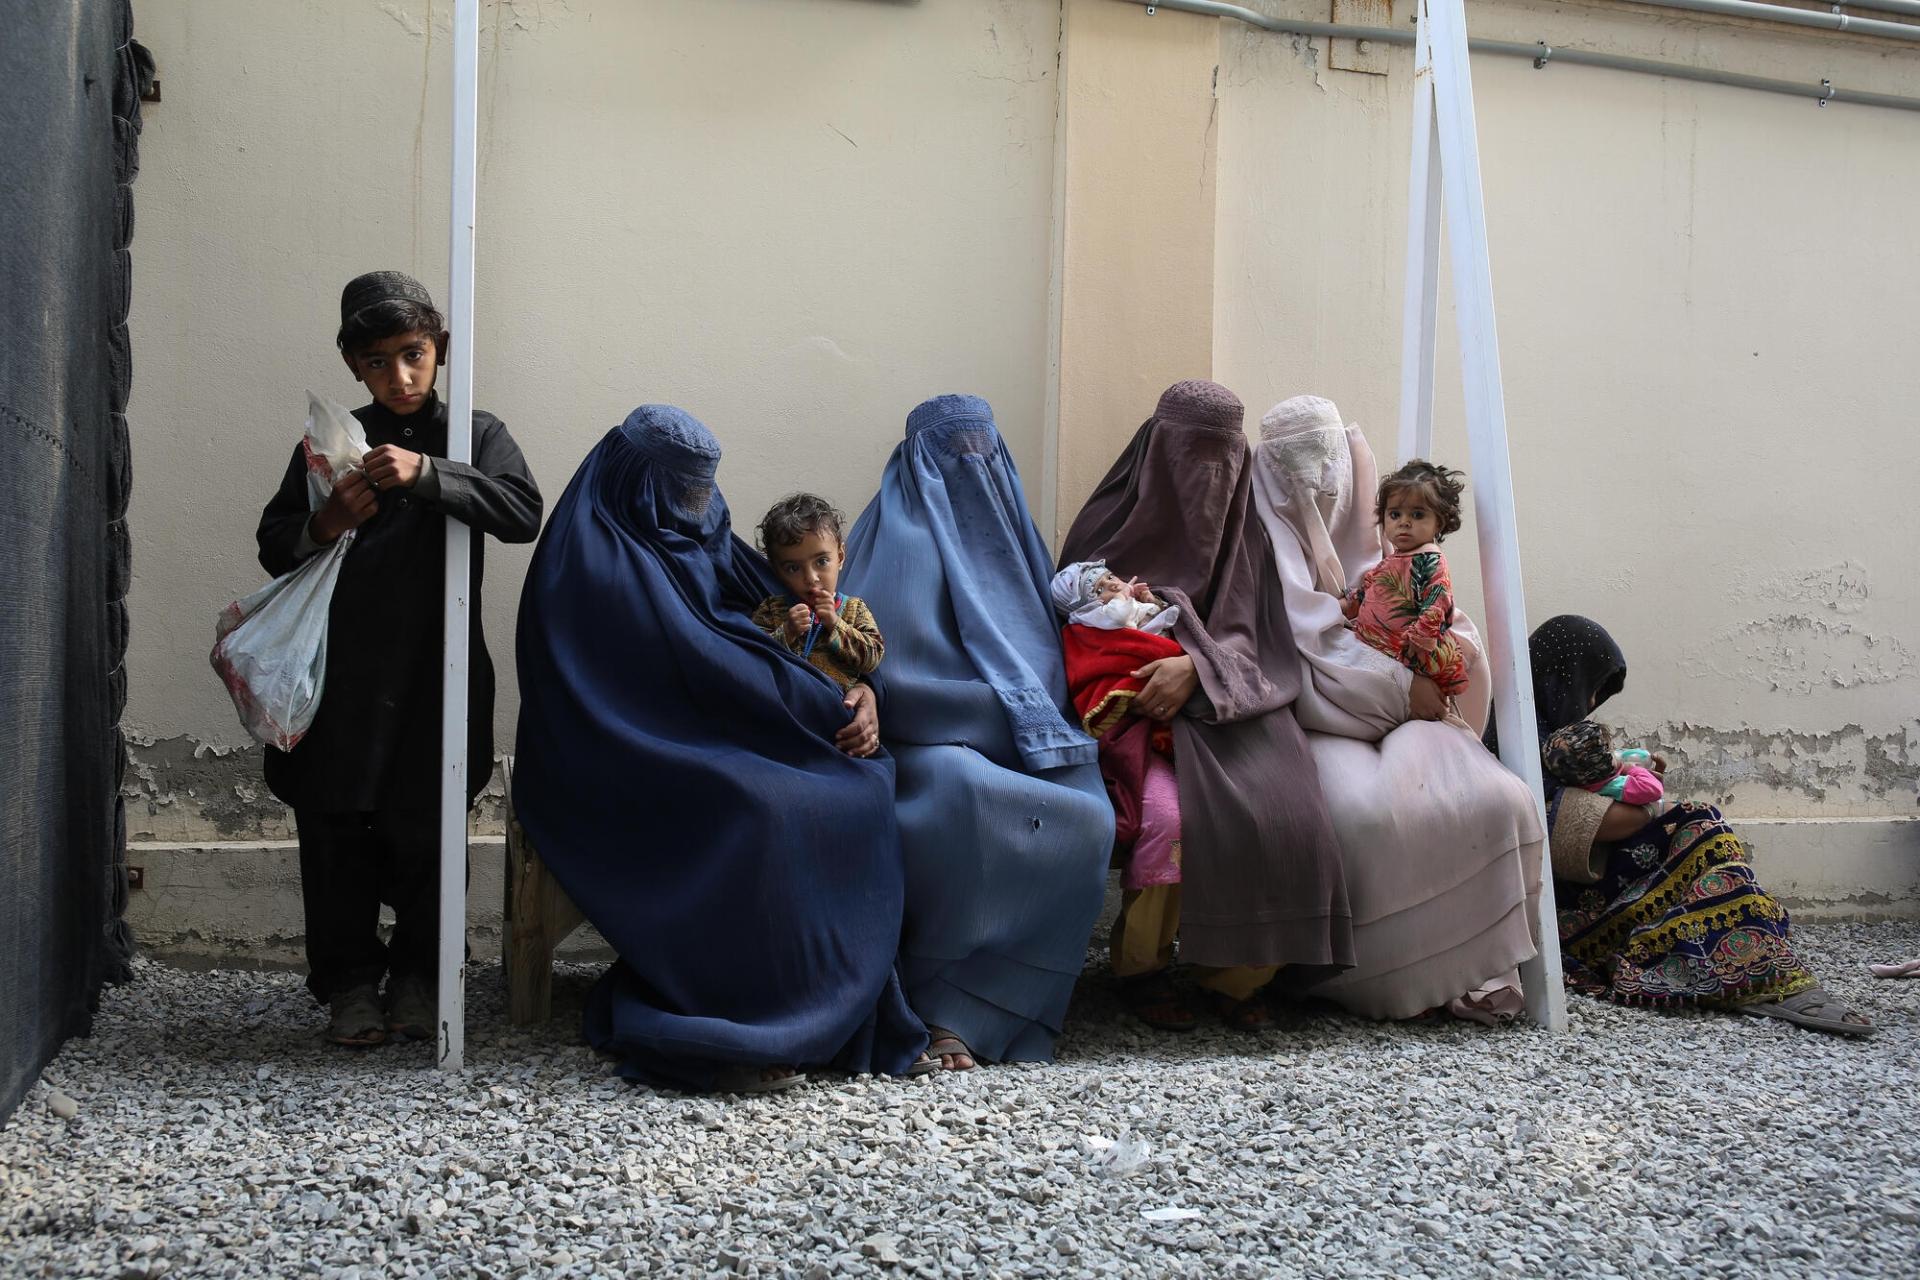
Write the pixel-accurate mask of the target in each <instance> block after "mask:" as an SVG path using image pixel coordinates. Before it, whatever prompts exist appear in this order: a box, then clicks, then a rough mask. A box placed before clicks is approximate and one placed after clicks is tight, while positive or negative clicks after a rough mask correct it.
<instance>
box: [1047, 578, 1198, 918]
mask: <svg viewBox="0 0 1920 1280" xmlns="http://www.w3.org/2000/svg"><path fill="white" fill-rule="evenodd" d="M1053 603H1054V607H1055V608H1056V609H1058V610H1059V611H1060V613H1061V615H1062V616H1063V617H1065V618H1066V620H1067V621H1066V626H1065V628H1064V629H1063V630H1062V632H1061V643H1062V647H1063V648H1064V650H1065V653H1066V662H1067V689H1068V692H1069V694H1070V696H1071V697H1072V699H1073V706H1074V710H1075V711H1077V712H1078V713H1079V715H1080V723H1081V725H1082V727H1084V728H1085V729H1086V731H1087V732H1088V733H1089V734H1091V735H1093V736H1094V737H1095V738H1097V739H1098V740H1099V742H1100V774H1101V776H1102V777H1103V778H1104V779H1105V780H1106V784H1107V794H1108V795H1109V796H1110V797H1111V798H1112V800H1113V811H1114V819H1115V821H1114V843H1115V846H1116V847H1117V848H1118V849H1120V850H1123V851H1124V850H1129V848H1130V852H1128V853H1127V855H1126V861H1125V863H1124V865H1123V866H1122V869H1121V873H1120V883H1121V885H1122V887H1124V888H1127V889H1145V888H1148V887H1151V886H1153V885H1165V884H1178V883H1180V790H1179V787H1178V786H1177V785H1176V782H1175V777H1174V771H1173V732H1172V730H1171V729H1169V728H1168V727H1167V726H1166V725H1164V724H1161V723H1159V722H1158V721H1155V720H1150V719H1148V718H1146V717H1145V716H1141V715H1134V714H1130V712H1131V710H1132V707H1133V700H1134V698H1135V696H1136V695H1138V694H1139V692H1140V690H1141V689H1142V688H1143V687H1144V686H1145V684H1146V681H1145V680H1144V679H1142V678H1141V677H1139V676H1137V675H1135V674H1134V672H1136V671H1138V670H1139V669H1140V668H1142V667H1144V666H1145V665H1146V664H1147V663H1149V662H1153V661H1155V660H1156V659H1159V658H1175V657H1179V656H1180V655H1181V654H1182V653H1183V652H1185V650H1183V649H1182V648H1181V647H1180V645H1179V642H1178V641H1176V640H1174V638H1173V636H1172V634H1171V632H1172V630H1173V626H1174V623H1176V622H1177V621H1179V618H1180V608H1179V606H1178V605H1170V604H1167V603H1166V602H1164V601H1162V600H1160V599H1159V598H1158V597H1156V596H1155V595H1154V594H1153V592H1152V590H1151V589H1150V588H1149V587H1148V586H1147V584H1146V583H1144V582H1140V581H1138V580H1134V579H1122V578H1121V577H1120V576H1119V575H1118V574H1116V573H1113V572H1112V571H1111V570H1109V569H1108V568H1107V566H1106V563H1105V562H1104V561H1099V560H1088V561H1082V562H1079V563H1077V564H1070V565H1068V566H1067V567H1066V568H1064V569H1062V570H1061V571H1060V572H1059V573H1057V574H1055V575H1054V579H1053Z"/></svg>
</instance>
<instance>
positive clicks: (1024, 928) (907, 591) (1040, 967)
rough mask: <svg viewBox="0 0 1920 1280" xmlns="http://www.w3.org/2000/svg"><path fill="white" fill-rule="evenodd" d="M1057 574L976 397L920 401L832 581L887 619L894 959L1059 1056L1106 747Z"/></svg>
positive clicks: (960, 1010)
mask: <svg viewBox="0 0 1920 1280" xmlns="http://www.w3.org/2000/svg"><path fill="white" fill-rule="evenodd" d="M1052 576H1053V562H1052V559H1051V557H1050V556H1049V555H1048V554H1047V544H1046V540H1045V539H1043V538H1042V537H1041V536H1040V531H1039V530H1038V529H1036V528H1035V527H1034V524H1033V517H1032V516H1031V515H1030V514H1028V512H1027V504H1026V499H1025V498H1024V497H1023V496H1022V494H1021V491H1020V476H1019V473H1018V472H1017V471H1016V470H1015V469H1014V465H1013V458H1012V457H1011V456H1010V455H1009V454H1008V453H1007V447H1006V444H1005V443H1004V442H1003V441H1002V440H1001V439H1000V433H999V431H998V429H997V428H996V427H995V426H994V421H993V411H992V410H991V409H990V408H988V406H987V402H986V401H985V400H982V399H980V398H979V397H978V396H938V397H936V398H934V399H932V400H929V401H927V402H926V403H924V404H922V405H921V406H920V407H919V408H917V409H915V410H914V411H913V413H912V414H910V415H909V416H908V418H907V437H906V439H905V440H903V441H901V443H900V445H899V447H898V448H896V449H895V450H894V451H893V457H892V458H891V459H889V460H888V462H887V470H886V474H885V475H884V476H883V477H882V478H881V481H880V492H879V494H878V495H877V496H875V498H874V499H873V502H872V503H871V504H869V505H868V507H867V509H866V511H865V512H864V513H862V515H861V516H860V519H859V520H858V521H857V522H856V523H855V524H854V527H853V532H852V534H851V535H849V537H848V539H847V567H846V574H845V577H844V579H843V581H844V582H845V583H846V590H847V591H849V592H851V593H852V594H854V595H858V596H860V597H861V598H863V599H865V600H866V602H867V604H868V605H870V606H871V607H872V608H873V614H874V619H875V620H876V621H877V622H878V623H879V624H880V630H881V632H882V634H884V635H885V636H886V638H887V656H886V658H885V660H884V661H883V662H882V663H881V666H880V670H881V672H882V673H883V674H885V676H886V679H887V689H888V700H887V715H886V717H885V718H884V720H883V721H882V722H881V726H880V732H881V735H882V737H883V738H884V739H885V741H886V744H887V748H888V750H890V751H892V752H893V755H894V760H895V762H896V766H897V768H898V784H897V795H898V799H899V814H900V832H901V838H902V841H903V843H904V844H905V847H906V858H907V924H906V932H905V935H904V936H903V938H902V940H901V946H900V972H901V977H902V980H903V981H905V983H906V986H907V995H908V998H909V999H911V1000H912V1002H913V1007H914V1010H915V1011H916V1012H917V1013H919V1014H920V1016H921V1017H923V1018H925V1019H926V1020H927V1023H928V1024H929V1025H930V1026H936V1027H943V1028H945V1029H947V1030H949V1031H952V1032H953V1033H954V1034H956V1035H958V1036H959V1037H960V1038H961V1039H962V1040H963V1041H965V1042H966V1044H967V1046H968V1047H969V1048H971V1049H972V1050H973V1052H974V1054H975V1055H976V1056H978V1057H980V1058H984V1059H987V1060H989V1061H995V1062H1007V1061H1016V1062H1033V1061H1040V1062H1045V1061H1050V1060H1051V1059H1052V1057H1053V1042H1054V1038H1055V1037H1056V1036H1057V1035H1059V1034H1060V1028H1061V1023H1062V1021H1063V1019H1064V1018H1065V1016H1066V1012H1067V1003H1068V1000H1069V999H1070V998H1071V997H1072V995H1073V985H1074V981H1075V979H1076V978H1077V977H1078V976H1079V974H1080V969H1081V967H1082V966H1083V965H1084V964H1085V962H1086V954H1087V935H1088V934H1089V933H1090V932H1091V931H1092V929H1093V924H1094V920H1095V918H1096V917H1098V916H1099V914H1100V905H1101V903H1102V902H1103V901H1104V900H1105V897H1106V887H1107V860H1108V857H1109V855H1110V854H1111V852H1112V849H1113V806H1112V805H1111V803H1109V801H1108V799H1107V793H1106V788H1105V786H1104V785H1103V784H1102V783H1101V781H1100V770H1099V768H1098V766H1097V765H1096V763H1095V761H1096V760H1097V758H1098V750H1099V749H1098V747H1097V746H1096V745H1095V744H1094V741H1093V739H1091V738H1089V737H1088V736H1087V735H1086V734H1084V733H1082V732H1080V729H1079V726H1078V723H1077V717H1076V716H1075V715H1074V713H1073V710H1072V707H1071V704H1070V703H1069V702H1068V701H1067V677H1066V666H1065V663H1064V661H1063V660H1062V658H1061V656H1060V623H1059V621H1058V619H1056V618H1055V617H1054V614H1053V604H1052V601H1051V598H1050V597H1049V595H1048V593H1047V586H1048V582H1049V580H1050V579H1051V578H1052Z"/></svg>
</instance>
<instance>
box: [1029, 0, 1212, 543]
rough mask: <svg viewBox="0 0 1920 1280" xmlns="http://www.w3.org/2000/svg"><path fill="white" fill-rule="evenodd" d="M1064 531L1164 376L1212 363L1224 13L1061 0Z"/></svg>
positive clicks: (1203, 372)
mask: <svg viewBox="0 0 1920 1280" xmlns="http://www.w3.org/2000/svg"><path fill="white" fill-rule="evenodd" d="M1064 25H1065V31H1066V61H1065V65H1064V82H1063V94H1064V101H1063V103H1062V108H1061V119H1062V122H1063V127H1064V128H1065V130H1066V147H1065V155H1066V160H1065V164H1066V171H1065V174H1064V175H1063V178H1064V181H1063V204H1062V219H1063V227H1062V231H1063V235H1062V242H1063V245H1064V249H1063V259H1062V260H1063V263H1064V272H1063V294H1062V299H1061V322H1060V463H1059V466H1060V470H1059V476H1060V487H1059V500H1058V506H1057V509H1056V514H1055V524H1056V526H1057V529H1056V533H1064V532H1065V531H1066V528H1067V526H1068V525H1070V524H1072V523H1073V517H1074V515H1075V514H1077V513H1078V511H1079V509H1080V506H1081V504H1082V503H1083V502H1084V501H1085V500H1086V497H1087V495H1088V494H1089V493H1091V492H1092V491H1093V487H1094V486H1095V485H1096V484H1098V483H1099V481H1100V477H1101V476H1103V475H1104V474H1106V471H1107V468H1108V467H1109V466H1111V465H1112V463H1113V460H1114V458H1115V457H1116V456H1117V455H1118V454H1119V452H1120V450H1121V448H1122V447H1123V446H1124V445H1125V444H1126V442H1127V440H1128V439H1129V438H1131V437H1132V435H1133V432H1134V430H1135V428H1137V427H1138V426H1139V425H1140V423H1141V422H1143V421H1145V419H1146V418H1147V416H1148V414H1150V413H1152V412H1153V405H1154V401H1155V400H1156V399H1157V398H1158V396H1159V394H1160V392H1161V391H1162V390H1164V389H1165V388H1166V387H1167V385H1168V384H1169V383H1173V382H1177V381H1179V380H1180V379H1182V378H1206V377H1210V376H1212V368H1213V307H1214V304H1213V283H1214V275H1213V226H1214V208H1213V198H1214V177H1215V174H1214V143H1215V139H1216V136H1217V130H1218V126H1219V119H1218V114H1217V109H1218V102H1217V100H1216V99H1215V96H1214V75H1215V73H1216V71H1217V69H1218V66H1219V38H1220V33H1219V24H1218V23H1217V22H1215V21H1214V20H1213V19H1211V18H1201V17H1195V16H1193V15H1191V14H1183V13H1175V12H1173V11H1171V10H1162V11H1161V12H1160V13H1158V14H1156V15H1153V16H1151V17H1149V16H1148V15H1147V13H1146V11H1145V10H1143V9H1140V8H1137V7H1135V6H1132V5H1125V4H1115V3H1113V2H1112V0H1066V4H1065V24H1064Z"/></svg>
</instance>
